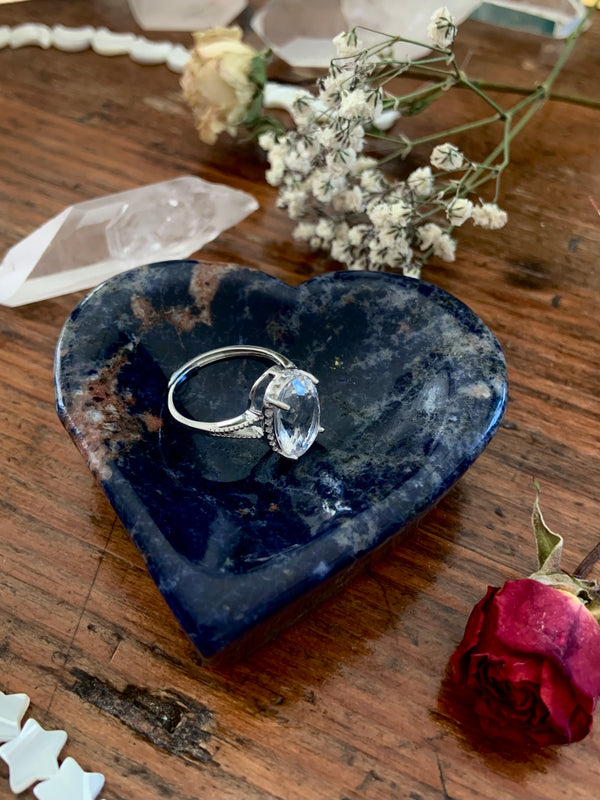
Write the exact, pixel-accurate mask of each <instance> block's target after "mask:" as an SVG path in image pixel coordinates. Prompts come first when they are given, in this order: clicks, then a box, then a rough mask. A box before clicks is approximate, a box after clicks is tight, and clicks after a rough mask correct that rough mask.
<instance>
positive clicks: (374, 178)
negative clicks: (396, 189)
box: [360, 169, 384, 193]
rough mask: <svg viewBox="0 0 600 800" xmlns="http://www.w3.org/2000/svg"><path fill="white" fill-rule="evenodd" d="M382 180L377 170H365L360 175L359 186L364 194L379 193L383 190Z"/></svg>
mask: <svg viewBox="0 0 600 800" xmlns="http://www.w3.org/2000/svg"><path fill="white" fill-rule="evenodd" d="M383 184H384V178H383V175H382V174H381V172H380V171H379V170H377V169H365V170H364V172H361V174H360V185H361V186H362V188H363V189H364V190H365V191H366V192H373V193H374V192H379V191H381V189H382V188H383Z"/></svg>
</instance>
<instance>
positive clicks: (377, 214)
mask: <svg viewBox="0 0 600 800" xmlns="http://www.w3.org/2000/svg"><path fill="white" fill-rule="evenodd" d="M367 214H368V217H369V219H370V220H371V222H372V223H373V225H375V227H377V228H383V226H384V225H387V224H388V223H389V222H391V211H390V205H389V204H388V203H385V202H382V201H377V200H376V201H375V202H373V203H372V204H371V205H370V206H369V208H368V209H367Z"/></svg>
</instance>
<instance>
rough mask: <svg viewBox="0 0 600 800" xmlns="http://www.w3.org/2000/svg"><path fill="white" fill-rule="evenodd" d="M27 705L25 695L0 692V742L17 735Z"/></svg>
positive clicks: (27, 701)
mask: <svg viewBox="0 0 600 800" xmlns="http://www.w3.org/2000/svg"><path fill="white" fill-rule="evenodd" d="M28 705H29V697H27V695H26V694H4V693H3V692H0V742H8V741H9V740H10V739H14V738H15V737H17V736H18V735H19V731H20V730H21V720H22V719H23V714H24V713H25V712H26V711H27V707H28Z"/></svg>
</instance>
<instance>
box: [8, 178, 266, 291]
mask: <svg viewBox="0 0 600 800" xmlns="http://www.w3.org/2000/svg"><path fill="white" fill-rule="evenodd" d="M257 208H258V203H257V202H256V200H255V199H254V197H252V195H249V194H247V193H246V192H241V191H239V190H237V189H231V188H230V187H228V186H224V185H222V184H216V183H209V182H208V181H203V180H201V179H200V178H196V177H193V176H191V175H185V176H182V177H180V178H174V179H173V180H170V181H164V182H163V183H155V184H151V185H148V186H143V187H140V188H138V189H131V190H130V191H126V192H119V193H117V194H112V195H108V196H106V197H97V198H95V199H93V200H86V201H85V202H83V203H78V204H77V205H74V206H69V208H66V209H65V210H64V211H62V212H61V213H60V214H58V215H57V216H56V217H53V218H52V219H51V220H49V221H48V222H46V223H45V224H44V225H42V226H41V228H38V229H37V230H36V231H34V232H33V233H32V234H30V235H29V236H28V237H26V238H25V239H23V240H22V241H20V242H19V243H18V244H16V245H15V246H14V247H13V248H12V249H11V250H9V251H8V253H7V254H6V255H5V257H4V260H3V262H2V264H1V265H0V303H1V304H3V305H8V306H18V305H23V304H24V303H31V302H33V301H36V300H44V299H46V298H48V297H56V296H58V295H61V294H67V293H68V292H74V291H77V290H79V289H88V288H90V287H92V286H96V285H97V284H98V283H100V282H101V281H104V280H106V279H107V278H110V277H112V276H113V275H116V274H118V273H119V272H124V271H125V270H127V269H131V268H133V267H138V266H141V265H142V264H148V263H151V262H156V261H168V260H171V259H183V258H187V257H188V256H190V255H191V254H192V253H194V252H195V251H196V250H199V249H200V248H201V247H203V246H204V245H205V244H207V243H208V242H210V241H212V240H213V239H215V238H216V237H217V236H218V235H219V234H220V233H221V232H222V231H224V230H225V229H227V228H230V227H231V226H232V225H236V224H237V223H238V222H240V221H241V220H242V219H244V218H245V217H246V216H248V214H250V213H252V212H253V211H255V210H256V209H257Z"/></svg>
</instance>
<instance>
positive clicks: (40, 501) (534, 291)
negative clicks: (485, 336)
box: [0, 0, 600, 800]
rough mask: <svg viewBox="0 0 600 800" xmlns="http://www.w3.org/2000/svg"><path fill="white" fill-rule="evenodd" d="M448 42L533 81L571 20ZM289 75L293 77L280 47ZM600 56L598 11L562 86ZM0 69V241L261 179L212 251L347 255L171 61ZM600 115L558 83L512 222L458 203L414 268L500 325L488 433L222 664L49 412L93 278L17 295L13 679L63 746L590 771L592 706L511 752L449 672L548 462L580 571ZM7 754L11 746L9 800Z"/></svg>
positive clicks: (88, 15) (251, 773) (187, 759)
mask: <svg viewBox="0 0 600 800" xmlns="http://www.w3.org/2000/svg"><path fill="white" fill-rule="evenodd" d="M245 20H246V22H247V15H246V17H245ZM23 21H44V22H46V23H63V24H65V25H72V26H76V25H83V24H91V25H95V26H102V25H103V26H106V27H108V28H110V29H113V30H117V31H127V30H139V29H137V28H136V26H135V24H134V22H133V20H132V18H131V16H130V14H129V11H128V9H127V4H126V3H125V0H94V2H89V0H54V2H52V3H48V2H43V0H33V2H29V3H16V4H12V5H0V25H2V24H10V25H15V24H18V23H20V22H23ZM147 35H148V36H149V37H150V38H154V39H160V38H164V34H160V33H152V34H150V33H149V34H147ZM168 36H169V38H170V39H172V40H173V41H179V42H183V43H186V44H187V43H188V42H189V35H188V34H169V35H168ZM457 47H458V52H459V53H460V54H461V58H463V59H468V69H469V73H470V74H471V75H474V76H479V77H487V78H494V79H496V80H507V81H512V82H516V83H519V84H525V85H533V84H534V83H535V81H536V80H539V79H543V78H544V76H545V75H546V74H547V73H548V71H549V70H550V69H551V67H552V64H553V63H554V60H555V58H556V56H557V53H558V52H559V49H560V47H561V44H560V43H559V42H557V41H554V40H550V39H542V38H538V37H535V36H528V35H524V34H516V33H513V32H510V31H507V30H500V29H494V28H491V27H488V26H486V25H483V24H481V23H475V22H468V23H465V24H464V25H463V26H462V28H461V31H460V37H459V44H458V46H457ZM272 75H273V76H274V77H278V78H282V77H285V78H290V77H294V76H293V74H292V72H291V70H289V69H286V68H285V66H284V65H282V64H281V63H279V64H278V63H277V62H276V63H274V65H273V67H272ZM599 75H600V13H598V14H597V15H596V17H595V19H594V23H593V26H592V27H591V29H590V30H588V31H587V32H586V33H585V34H584V36H583V37H582V39H581V41H580V42H579V44H578V46H577V48H576V50H575V52H574V54H573V55H572V57H571V59H570V61H569V62H568V64H567V66H566V68H565V70H564V72H563V73H562V75H561V76H560V78H559V81H558V83H557V86H556V89H557V91H561V92H565V93H574V94H578V95H588V96H591V97H593V98H595V99H596V101H598V100H599V99H600V89H599V88H598V86H599V83H598V78H599ZM295 77H298V76H295ZM0 82H1V86H2V88H1V95H0V109H1V113H0V158H1V165H2V166H1V172H0V198H1V204H2V205H1V207H0V245H1V247H2V251H3V252H5V251H6V250H7V249H8V248H9V247H11V246H12V245H14V244H15V243H16V242H18V241H19V240H20V239H21V238H23V237H24V236H26V235H27V234H29V233H30V232H31V231H33V230H34V229H35V228H36V227H38V226H40V225H41V224H42V223H44V222H45V221H46V220H47V219H49V218H50V217H52V216H53V215H55V214H57V213H58V212H59V211H61V210H62V209H63V208H64V207H66V206H68V205H70V204H72V203H77V202H80V201H83V200H87V199H90V198H93V197H96V196H98V195H103V194H107V193H111V192H116V191H120V190H125V189H131V188H135V187H137V186H140V185H143V184H146V183H152V182H155V181H160V180H166V179H168V178H173V177H175V176H178V175H182V174H192V175H198V176H200V177H202V178H205V179H208V180H211V181H217V182H223V183H226V184H229V185H231V186H235V187H239V188H241V189H245V190H246V191H248V192H251V193H253V194H254V195H255V196H256V198H257V199H258V201H259V202H260V210H259V211H257V212H256V213H254V214H253V215H251V216H250V217H248V218H247V219H246V220H245V221H243V222H242V223H241V224H239V225H238V226H237V227H235V228H233V229H231V230H228V231H226V232H225V233H223V234H222V235H221V236H219V237H218V239H217V240H216V241H215V242H213V243H211V244H209V245H207V246H206V247H205V248H204V250H203V251H202V254H201V256H202V257H203V258H206V259H209V260H216V261H222V262H238V263H245V264H248V265H250V266H252V267H256V268H258V269H261V270H264V271H265V272H267V273H269V274H272V275H275V276H277V277H279V278H282V279H283V280H286V281H288V282H290V283H299V282H301V281H303V280H305V279H307V278H309V277H311V276H313V275H315V274H318V273H322V272H325V271H327V270H333V269H335V268H336V266H337V265H336V264H335V263H333V262H330V261H328V260H327V259H325V258H323V257H321V256H317V255H314V254H311V253H309V252H308V250H306V249H305V248H304V246H303V245H301V244H299V243H297V242H294V241H293V240H292V239H291V229H292V224H291V223H290V221H289V220H288V218H287V217H286V215H285V213H284V212H282V211H280V210H278V209H276V208H275V199H276V190H275V189H273V188H272V187H270V186H268V185H267V183H266V182H265V180H264V169H265V164H264V160H261V158H260V156H259V151H258V149H257V148H256V147H255V145H253V144H250V143H239V142H235V141H233V140H231V139H229V138H228V137H224V138H223V139H222V140H221V141H219V143H218V144H217V145H216V146H214V147H209V146H206V145H203V144H201V143H200V142H199V140H198V137H197V135H196V132H195V130H194V127H193V123H192V119H191V115H190V113H189V112H188V109H187V107H186V106H185V105H184V104H183V102H182V100H181V97H180V91H179V83H178V76H177V75H175V74H174V73H172V72H170V71H169V70H168V69H166V68H165V67H164V66H153V67H144V66H140V65H138V64H135V63H133V62H131V61H130V60H129V59H127V58H126V57H118V58H103V57H101V56H98V55H96V54H94V53H93V52H92V51H87V52H84V53H80V54H66V53H62V52H59V51H57V50H52V49H50V50H46V51H44V50H41V49H39V48H35V47H26V48H22V49H16V50H11V49H8V48H7V49H5V50H3V51H1V52H0ZM444 102H445V103H446V106H445V108H446V111H444V107H442V106H440V110H435V109H434V110H432V112H431V113H430V115H429V116H428V117H427V118H425V117H419V118H415V119H412V120H407V121H406V125H407V126H408V128H407V129H408V130H410V131H412V132H415V131H424V130H431V129H432V126H437V127H438V128H439V127H440V126H441V125H442V124H443V121H444V114H445V113H447V110H448V109H450V113H454V112H456V113H457V114H459V115H461V114H468V113H469V110H470V108H471V106H470V105H469V104H470V102H471V101H470V100H468V99H467V97H466V95H465V94H464V93H458V94H454V95H453V97H452V98H451V99H449V98H447V99H445V100H444ZM433 129H435V127H434V128H433ZM599 131H600V110H599V109H597V108H588V107H583V106H581V105H573V104H567V103H565V102H560V101H550V102H548V103H547V104H546V106H545V107H544V108H543V109H542V111H541V112H540V113H539V114H538V115H537V116H536V117H535V118H534V120H533V121H532V122H531V123H530V125H529V126H528V127H527V128H526V130H525V131H524V132H523V133H522V134H521V135H520V137H519V138H518V139H517V140H516V141H515V145H514V149H513V154H512V164H511V166H510V167H509V169H508V170H507V172H506V173H505V176H504V178H503V181H502V186H501V195H500V204H501V205H502V206H503V207H504V208H505V209H506V210H507V211H508V214H509V223H508V225H507V226H506V228H505V229H504V230H502V231H499V232H486V231H482V230H481V229H478V228H474V227H473V226H471V225H465V226H463V228H461V229H460V231H459V232H458V233H459V246H458V251H457V259H456V261H455V262H454V263H452V264H446V263H442V262H432V263H431V264H430V265H428V266H427V267H426V269H425V270H424V273H423V278H424V279H425V280H427V281H430V282H433V283H435V284H437V285H439V286H441V287H443V288H444V289H446V290H447V291H449V292H451V293H453V294H454V295H456V296H457V297H459V298H460V299H461V300H462V301H464V302H465V303H466V304H467V305H469V306H470V307H471V308H472V309H473V310H474V311H475V312H476V313H477V314H478V315H479V316H480V317H481V318H482V319H483V320H484V321H485V322H486V323H487V325H488V326H489V327H490V328H491V329H492V330H493V331H494V333H495V334H496V336H497V337H498V339H499V341H500V342H501V344H502V347H503V349H504V352H505V355H506V359H507V364H508V374H509V382H510V399H509V404H508V410H507V412H506V416H505V419H504V422H503V424H502V426H501V428H500V430H499V431H498V433H497V435H496V436H495V438H494V439H493V441H492V443H491V444H490V446H489V447H488V448H487V449H486V450H485V452H484V453H483V455H482V456H481V457H480V458H479V459H478V460H477V461H476V462H475V464H474V465H473V466H472V467H471V468H470V469H469V470H468V472H467V473H466V474H465V475H464V476H463V477H462V478H461V479H460V481H459V482H458V483H457V485H456V486H455V487H454V488H453V489H452V490H451V491H450V492H449V493H448V494H447V495H446V496H445V498H444V499H443V500H442V501H441V502H440V503H439V505H438V506H437V507H436V508H435V509H434V510H433V511H432V512H430V513H429V514H428V515H427V516H426V517H425V518H424V519H423V521H422V523H421V524H420V527H419V528H418V530H417V531H416V532H415V533H414V535H412V536H411V537H410V538H409V539H406V540H404V541H403V542H401V543H399V544H398V545H397V546H396V547H395V549H394V550H393V551H392V552H391V553H390V554H389V555H388V556H387V557H386V558H385V560H383V561H381V562H380V563H378V564H377V565H376V566H374V567H373V568H372V569H371V570H370V571H369V572H367V573H365V574H362V575H360V576H359V577H357V578H355V579H354V580H353V582H352V583H350V584H349V585H348V586H347V588H345V589H344V590H342V591H341V592H339V593H338V594H337V595H336V596H335V597H333V598H332V599H331V600H329V601H328V602H327V603H326V604H325V605H323V606H321V607H320V608H319V609H317V610H316V611H314V612H313V613H311V614H310V615H309V616H308V617H305V618H304V619H303V620H302V621H301V622H299V623H297V624H296V625H294V626H293V627H292V628H291V629H288V630H287V631H286V632H285V633H283V634H282V635H280V636H279V637H278V638H277V639H276V640H274V641H272V642H271V643H269V644H267V645H265V646H263V647H262V648H261V649H260V650H258V651H255V652H254V653H253V654H251V655H250V656H248V657H247V658H246V659H244V660H243V661H241V662H238V663H236V664H233V665H230V666H227V667H218V668H216V667H207V666H205V665H203V664H202V663H201V662H200V659H199V657H198V654H197V653H196V651H195V650H194V648H193V646H192V645H191V644H190V642H189V641H188V639H187V638H186V636H185V635H184V634H183V633H182V631H181V630H180V628H179V626H178V624H177V623H176V621H175V620H174V618H173V616H172V615H171V613H170V612H169V610H168V608H167V606H166V604H165V602H164V601H163V599H162V597H161V595H160V594H159V592H158V589H157V588H156V586H155V585H154V583H153V581H152V580H151V578H150V577H149V575H148V573H147V571H146V568H145V566H144V563H143V561H142V558H141V556H140V555H139V554H138V552H137V550H136V548H135V547H134V545H133V544H132V542H131V541H130V539H129V537H128V534H127V533H126V531H125V530H124V528H123V526H122V525H121V523H120V521H119V520H118V518H117V517H116V515H115V513H114V511H113V510H112V508H111V506H110V505H109V503H108V501H107V499H106V498H105V496H104V494H103V492H102V491H101V489H100V488H99V487H98V485H97V484H96V483H95V482H94V478H93V477H92V475H91V473H90V472H89V471H88V469H87V467H86V465H85V463H84V461H83V460H82V459H81V457H80V455H79V453H78V452H77V451H76V449H75V447H74V446H73V444H72V442H71V441H70V439H69V437H68V436H67V434H66V433H65V431H64V429H63V428H62V426H61V424H60V422H59V420H58V418H57V415H56V411H55V407H54V394H53V382H52V376H53V355H54V348H55V344H56V340H57V336H58V334H59V331H60V328H61V326H62V324H63V322H64V321H65V319H66V317H67V315H68V313H69V311H70V310H71V308H72V307H73V306H74V305H75V304H76V303H77V302H78V301H79V300H80V299H81V298H82V297H83V296H84V294H85V293H84V292H79V293H76V294H71V295H67V296H63V297H60V298H57V299H54V300H48V301H45V302H41V303H35V304H31V305H26V306H22V307H19V308H6V307H0V475H1V493H0V548H1V556H0V568H1V572H0V689H2V690H3V691H5V692H26V693H27V694H29V695H30V697H31V708H30V714H31V716H33V717H34V718H36V719H37V720H38V721H39V722H40V723H41V724H42V725H44V726H45V727H47V728H62V729H64V730H66V731H67V733H68V737H69V738H68V742H67V744H66V747H65V748H64V750H63V752H62V757H64V756H66V755H70V756H73V757H74V758H75V759H77V761H78V762H79V763H80V764H81V766H82V767H83V768H84V769H86V770H88V771H96V772H101V773H103V774H104V775H105V777H106V784H105V788H104V790H103V793H102V795H101V797H104V798H106V800H111V798H127V800H143V799H144V798H240V799H241V798H286V800H287V799H288V798H289V799H290V800H292V799H295V798H298V799H300V800H301V799H305V798H326V799H330V798H365V799H366V798H369V799H370V798H412V800H419V798H497V797H502V798H569V799H570V800H573V799H574V798H597V797H598V796H599V795H600V788H599V787H600V783H599V782H600V759H599V757H598V756H599V749H600V721H598V723H597V728H596V730H592V732H591V734H590V735H589V736H588V737H587V738H586V739H585V740H584V741H583V742H581V743H578V744H574V745H571V746H568V747H564V748H562V749H561V748H555V749H552V750H549V751H547V752H544V753H538V754H530V753H523V754H522V756H521V757H520V758H519V757H516V756H515V755H514V753H513V754H510V753H508V752H507V751H505V750H504V748H503V747H501V746H500V745H498V744H494V743H493V742H491V741H487V740H486V739H484V738H483V737H482V736H480V735H479V734H478V733H477V731H476V729H475V728H473V726H472V725H471V724H470V723H469V721H468V719H465V718H463V717H462V715H461V714H460V713H459V712H457V711H456V709H455V708H454V707H453V706H451V705H450V704H449V702H448V698H447V693H446V692H445V691H444V689H443V686H444V675H445V670H446V665H447V661H448V658H449V656H450V655H451V653H452V652H453V650H454V648H455V647H456V645H457V644H458V642H459V640H460V638H461V636H462V633H463V630H464V625H465V622H466V619H467V617H468V614H469V612H470V610H471V608H472V606H473V605H474V603H475V602H476V601H477V600H479V598H480V597H481V596H482V595H483V594H484V592H485V589H486V587H487V585H488V584H490V585H496V586H498V585H501V584H502V583H503V582H504V580H506V579H508V578H518V577H525V576H526V575H528V574H529V573H531V572H532V571H533V570H534V569H535V559H534V555H535V554H534V547H533V540H532V535H531V526H530V514H531V508H532V504H533V500H534V487H533V479H534V478H536V479H537V480H538V481H539V483H540V485H541V489H542V507H543V510H544V513H545V517H546V520H547V522H548V524H549V525H550V527H552V528H553V529H554V530H556V531H558V532H562V533H564V534H565V535H566V537H567V540H566V546H565V556H564V564H565V566H566V567H571V568H574V567H575V565H576V564H577V563H578V562H579V561H580V559H581V558H582V557H583V555H585V554H586V553H587V552H588V551H589V550H591V548H592V547H593V546H594V545H595V544H596V543H597V542H598V540H599V539H600V523H599V522H598V508H599V505H598V488H599V485H600V413H599V402H600V401H599V398H600V322H599V320H598V316H599V311H600V263H599V253H600V216H599V215H598V213H597V212H596V210H594V206H593V203H592V201H595V202H597V203H598V205H600V138H599V136H598V133H599ZM461 143H462V144H464V146H465V148H471V150H470V151H469V152H471V153H476V152H477V151H478V148H479V149H481V148H482V147H483V145H485V144H487V142H486V141H485V140H483V139H482V138H481V136H479V137H476V136H471V137H470V138H469V137H465V139H464V140H463V141H462V142H461ZM418 157H420V154H419V153H417V154H415V156H414V158H415V159H417V158H418ZM416 163H417V161H416V160H415V164H416ZM107 324H110V320H107ZM7 775H8V770H7V767H6V765H5V764H4V763H3V762H0V797H3V798H8V797H11V796H12V795H11V793H10V790H9V787H8V780H7ZM23 797H26V798H30V797H33V794H32V792H31V791H28V792H25V793H24V795H23Z"/></svg>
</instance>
